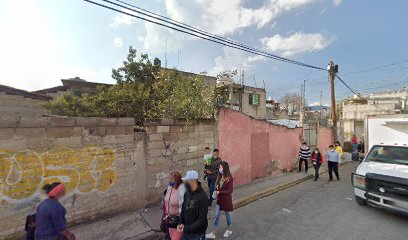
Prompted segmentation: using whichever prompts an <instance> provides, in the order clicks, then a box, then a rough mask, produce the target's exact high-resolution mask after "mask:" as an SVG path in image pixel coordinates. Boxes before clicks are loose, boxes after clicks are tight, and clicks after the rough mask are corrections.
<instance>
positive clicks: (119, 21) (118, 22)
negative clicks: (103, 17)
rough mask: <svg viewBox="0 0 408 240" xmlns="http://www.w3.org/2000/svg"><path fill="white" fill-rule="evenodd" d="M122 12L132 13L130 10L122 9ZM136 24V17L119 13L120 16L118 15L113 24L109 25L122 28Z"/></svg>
mask: <svg viewBox="0 0 408 240" xmlns="http://www.w3.org/2000/svg"><path fill="white" fill-rule="evenodd" d="M120 10H121V11H122V12H127V13H132V11H130V10H128V9H124V8H121V9H120ZM134 22H135V18H134V17H132V16H129V15H126V14H123V13H119V14H118V15H116V16H115V17H114V18H113V22H111V23H110V24H109V27H112V28H117V27H120V26H123V25H124V26H129V25H132V24H133V23H134Z"/></svg>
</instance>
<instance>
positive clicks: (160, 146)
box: [146, 119, 216, 203]
mask: <svg viewBox="0 0 408 240" xmlns="http://www.w3.org/2000/svg"><path fill="white" fill-rule="evenodd" d="M215 130H216V129H215V127H214V121H213V120H203V121H200V122H198V123H195V124H191V125H186V124H185V122H183V121H177V120H176V121H175V120H160V119H158V120H147V122H146V131H147V145H146V149H147V150H146V151H147V152H146V161H147V202H148V203H156V202H158V201H159V200H160V199H161V197H162V195H163V190H164V189H165V188H166V186H167V182H168V177H169V174H170V173H171V172H173V171H179V172H181V173H182V174H184V173H185V172H186V171H187V170H196V171H198V173H199V174H200V178H201V177H202V173H203V172H204V161H203V155H204V149H205V147H210V148H214V147H215V135H216V132H215Z"/></svg>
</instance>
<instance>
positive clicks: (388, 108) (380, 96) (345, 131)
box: [339, 88, 408, 142]
mask: <svg viewBox="0 0 408 240" xmlns="http://www.w3.org/2000/svg"><path fill="white" fill-rule="evenodd" d="M341 108H342V111H341V116H340V124H339V126H340V127H341V130H342V135H343V139H344V141H345V142H349V141H350V139H351V137H352V135H353V134H356V135H357V137H360V138H361V137H363V136H364V119H365V117H366V116H371V115H388V114H403V113H408V88H403V89H401V90H397V91H385V92H379V93H374V94H370V95H369V96H368V97H364V98H360V97H357V96H355V97H354V98H349V99H346V100H345V101H343V103H342V106H341Z"/></svg>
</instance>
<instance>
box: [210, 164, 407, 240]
mask: <svg viewBox="0 0 408 240" xmlns="http://www.w3.org/2000/svg"><path fill="white" fill-rule="evenodd" d="M356 167H357V164H354V163H353V164H348V165H346V166H344V167H342V168H341V177H342V179H341V181H340V182H337V181H334V182H330V183H329V182H328V181H327V180H328V176H327V173H326V174H323V176H322V177H321V179H319V181H318V182H313V181H312V180H310V181H306V182H304V183H301V184H299V185H297V186H295V187H292V188H289V189H286V190H284V191H282V192H279V193H277V194H274V195H272V196H270V197H267V198H264V199H261V200H259V201H256V202H254V203H252V204H249V205H247V206H245V207H242V208H240V209H238V210H237V211H236V212H234V213H233V216H232V217H233V231H234V233H233V235H232V239H245V240H247V239H276V240H279V239H282V240H283V239H285V240H286V239H290V240H297V239H299V240H309V239H310V240H316V239H325V240H329V239H333V240H334V239H338V240H344V239H350V240H353V239H358V240H364V239H371V240H373V239H392V240H399V239H401V240H402V239H404V240H405V239H407V236H408V219H407V218H404V217H402V216H398V215H395V214H392V213H388V212H385V211H382V210H378V209H375V208H372V207H361V206H358V205H357V204H356V202H355V201H354V196H353V191H352V188H351V185H350V174H351V172H352V171H353V170H354V169H355V168H356ZM347 198H351V199H352V200H350V199H347ZM221 222H222V223H223V225H221V228H220V230H219V232H218V235H217V236H218V239H222V233H223V231H224V227H225V218H224V217H222V218H221ZM211 228H212V227H211ZM211 228H210V229H211Z"/></svg>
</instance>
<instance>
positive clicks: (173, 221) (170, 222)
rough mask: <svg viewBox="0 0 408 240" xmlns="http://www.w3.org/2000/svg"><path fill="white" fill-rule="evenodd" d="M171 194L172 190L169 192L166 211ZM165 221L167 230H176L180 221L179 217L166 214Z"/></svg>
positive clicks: (168, 207)
mask: <svg viewBox="0 0 408 240" xmlns="http://www.w3.org/2000/svg"><path fill="white" fill-rule="evenodd" d="M172 193H173V189H171V192H170V196H169V201H168V203H167V210H168V209H170V199H171V194H172ZM165 221H167V227H168V228H177V226H178V224H179V221H180V216H177V215H174V214H167V217H166V220H165Z"/></svg>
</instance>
